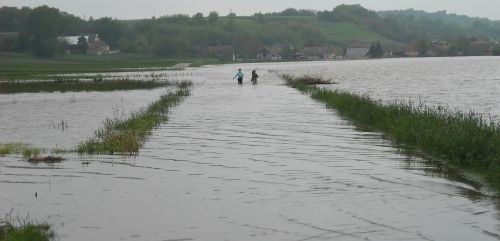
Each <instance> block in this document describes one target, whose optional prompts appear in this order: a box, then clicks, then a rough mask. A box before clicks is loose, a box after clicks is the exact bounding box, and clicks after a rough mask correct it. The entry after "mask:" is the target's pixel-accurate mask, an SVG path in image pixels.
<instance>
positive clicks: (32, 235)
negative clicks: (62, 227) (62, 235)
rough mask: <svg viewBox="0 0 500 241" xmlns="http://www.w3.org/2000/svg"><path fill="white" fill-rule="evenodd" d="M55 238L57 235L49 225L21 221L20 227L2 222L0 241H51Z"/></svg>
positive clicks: (0, 223) (0, 224)
mask: <svg viewBox="0 0 500 241" xmlns="http://www.w3.org/2000/svg"><path fill="white" fill-rule="evenodd" d="M54 238H55V233H54V231H53V230H52V227H51V226H50V225H49V224H47V223H34V222H31V221H19V225H14V224H13V223H12V222H11V221H4V222H0V241H49V240H53V239H54Z"/></svg>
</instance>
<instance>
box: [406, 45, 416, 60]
mask: <svg viewBox="0 0 500 241" xmlns="http://www.w3.org/2000/svg"><path fill="white" fill-rule="evenodd" d="M405 55H406V57H417V56H418V55H419V53H418V48H417V44H415V43H413V44H410V45H408V46H406V49H405Z"/></svg>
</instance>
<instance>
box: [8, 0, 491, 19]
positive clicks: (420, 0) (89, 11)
mask: <svg viewBox="0 0 500 241" xmlns="http://www.w3.org/2000/svg"><path fill="white" fill-rule="evenodd" d="M355 3H359V4H361V5H363V6H364V7H366V8H368V9H372V10H392V9H407V8H413V9H418V10H426V11H432V12H434V11H438V10H446V11H448V12H449V13H457V14H465V15H469V16H473V17H487V18H490V19H496V20H498V19H500V12H499V10H500V0H474V1H472V0H203V1H200V0H139V1H131V0H0V6H16V7H21V6H29V7H35V6H39V5H44V4H45V5H48V6H51V7H56V8H59V9H60V10H62V11H65V12H69V13H71V14H74V15H77V16H80V17H84V16H85V17H86V18H88V17H89V16H93V17H94V18H99V17H103V16H111V17H114V18H120V19H137V18H149V17H152V16H157V17H158V16H163V15H170V14H176V13H183V14H189V15H193V14H195V13H196V12H202V13H205V14H206V13H208V12H210V11H212V10H215V11H217V12H219V13H220V14H221V15H226V14H227V13H229V11H230V10H231V9H232V10H233V12H235V13H236V14H237V15H250V14H253V13H255V12H259V11H262V12H273V11H281V10H283V9H285V8H288V7H294V8H297V9H302V8H304V9H315V10H326V9H328V10H331V9H333V7H335V6H337V5H339V4H355Z"/></svg>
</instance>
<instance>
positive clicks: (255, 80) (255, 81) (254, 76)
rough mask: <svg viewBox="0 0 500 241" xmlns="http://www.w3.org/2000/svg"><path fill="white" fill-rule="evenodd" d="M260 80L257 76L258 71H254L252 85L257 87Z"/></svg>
mask: <svg viewBox="0 0 500 241" xmlns="http://www.w3.org/2000/svg"><path fill="white" fill-rule="evenodd" d="M258 78H259V75H258V74H257V71H256V70H255V69H254V70H252V84H254V85H256V84H257V79H258Z"/></svg>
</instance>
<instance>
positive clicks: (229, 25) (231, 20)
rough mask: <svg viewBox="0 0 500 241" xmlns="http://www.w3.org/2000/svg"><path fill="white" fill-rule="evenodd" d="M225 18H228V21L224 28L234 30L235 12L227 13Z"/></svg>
mask: <svg viewBox="0 0 500 241" xmlns="http://www.w3.org/2000/svg"><path fill="white" fill-rule="evenodd" d="M227 18H228V21H227V22H226V26H225V27H226V29H227V30H228V31H229V32H234V31H235V30H236V28H237V27H236V23H235V18H236V14H235V13H229V14H228V15H227Z"/></svg>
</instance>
